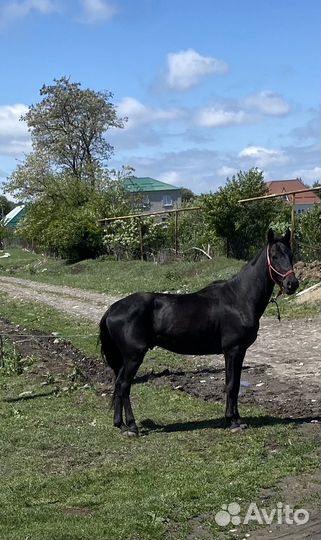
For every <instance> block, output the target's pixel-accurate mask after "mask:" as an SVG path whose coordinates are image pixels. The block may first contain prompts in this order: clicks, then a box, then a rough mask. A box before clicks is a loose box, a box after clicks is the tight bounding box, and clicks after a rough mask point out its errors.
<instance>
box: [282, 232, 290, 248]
mask: <svg viewBox="0 0 321 540" xmlns="http://www.w3.org/2000/svg"><path fill="white" fill-rule="evenodd" d="M283 242H284V243H285V244H286V245H287V246H289V247H290V245H291V231H290V229H289V227H288V228H287V230H286V233H285V235H284V236H283Z"/></svg>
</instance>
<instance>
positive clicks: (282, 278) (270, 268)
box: [266, 246, 294, 291]
mask: <svg viewBox="0 0 321 540" xmlns="http://www.w3.org/2000/svg"><path fill="white" fill-rule="evenodd" d="M266 259H267V264H268V269H269V274H270V278H271V279H272V281H274V283H276V285H279V287H280V289H281V291H282V287H283V281H284V280H285V278H286V277H287V276H290V275H291V274H294V270H293V268H292V270H288V271H287V272H285V274H281V272H279V271H278V270H276V269H275V268H274V266H272V263H271V257H270V251H269V246H267V249H266ZM272 271H273V272H275V273H276V274H277V275H278V276H280V278H281V281H280V282H279V283H278V282H277V281H276V279H274V277H273V275H272Z"/></svg>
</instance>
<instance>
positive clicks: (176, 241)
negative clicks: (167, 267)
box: [175, 212, 178, 255]
mask: <svg viewBox="0 0 321 540" xmlns="http://www.w3.org/2000/svg"><path fill="white" fill-rule="evenodd" d="M177 253H178V212H175V254H176V255H177Z"/></svg>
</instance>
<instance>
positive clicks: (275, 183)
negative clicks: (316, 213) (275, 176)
mask: <svg viewBox="0 0 321 540" xmlns="http://www.w3.org/2000/svg"><path fill="white" fill-rule="evenodd" d="M266 184H267V187H268V189H269V191H270V193H271V194H272V195H282V193H284V200H285V201H286V202H288V203H289V204H291V202H292V196H291V195H286V193H288V192H289V191H296V190H300V189H306V188H307V187H309V186H306V185H305V184H304V183H303V182H302V180H299V179H298V178H295V179H293V180H272V181H270V182H267V183H266ZM320 202H321V201H320V198H319V197H318V196H317V194H316V193H315V192H314V191H306V192H305V193H297V194H296V195H295V211H296V212H297V213H298V214H302V213H304V212H306V211H307V210H309V208H312V207H313V206H314V205H315V204H320Z"/></svg>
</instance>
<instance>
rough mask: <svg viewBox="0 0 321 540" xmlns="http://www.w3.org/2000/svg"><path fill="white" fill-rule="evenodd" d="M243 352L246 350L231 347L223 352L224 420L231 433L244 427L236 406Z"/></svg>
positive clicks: (239, 347)
mask: <svg viewBox="0 0 321 540" xmlns="http://www.w3.org/2000/svg"><path fill="white" fill-rule="evenodd" d="M245 352H246V349H245V348H244V347H241V346H236V347H233V348H232V349H229V350H228V351H225V352H224V356H225V389H226V410H225V419H226V422H227V425H228V426H229V428H230V429H231V431H238V430H239V429H242V428H244V427H246V424H242V423H241V419H240V415H239V411H238V406H237V401H238V395H239V390H240V381H241V372H242V365H243V360H244V357H245Z"/></svg>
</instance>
